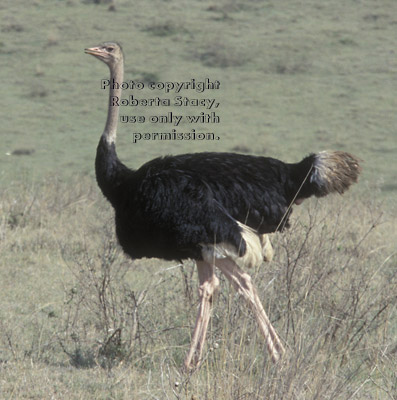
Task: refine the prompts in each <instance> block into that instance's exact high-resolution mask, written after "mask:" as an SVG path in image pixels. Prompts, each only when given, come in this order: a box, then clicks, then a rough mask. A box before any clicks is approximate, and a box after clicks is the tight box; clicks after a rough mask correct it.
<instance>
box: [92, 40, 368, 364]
mask: <svg viewBox="0 0 397 400" xmlns="http://www.w3.org/2000/svg"><path fill="white" fill-rule="evenodd" d="M85 52H86V53H87V54H91V55H93V56H95V57H96V58H98V59H99V60H101V61H103V62H104V63H105V64H107V66H108V67H109V69H110V82H111V83H113V82H116V83H119V84H120V85H119V86H117V85H112V84H111V85H110V92H109V108H108V114H107V120H106V125H105V129H104V131H103V133H102V136H101V138H100V140H99V144H98V147H97V153H96V160H95V170H96V178H97V182H98V185H99V187H100V189H101V190H102V193H103V195H104V196H105V197H106V198H107V200H108V201H109V202H110V203H111V205H112V206H113V208H114V210H115V224H116V234H117V238H118V240H119V243H120V245H121V247H122V248H123V250H124V252H125V253H126V254H127V255H128V256H130V257H131V258H132V259H139V258H142V257H148V258H151V257H155V258H160V259H165V260H184V259H189V258H190V259H193V260H195V261H196V265H197V271H198V278H199V290H198V291H199V298H200V304H199V309H198V315H197V319H196V324H195V327H194V330H193V335H192V341H191V345H190V349H189V351H188V353H187V356H186V358H185V361H184V365H185V367H186V368H187V369H191V368H195V367H197V366H198V365H199V364H200V362H201V356H202V351H203V346H204V342H205V337H206V332H207V327H208V322H209V319H210V314H211V304H212V298H213V295H214V293H215V291H216V290H217V289H218V286H219V280H218V278H217V276H216V275H215V267H217V268H218V269H219V270H220V271H221V272H222V273H223V274H224V275H225V276H226V278H227V279H228V280H229V281H230V282H231V284H232V286H233V287H234V288H235V289H236V290H237V292H238V293H239V294H240V295H241V296H242V297H243V298H244V299H245V300H246V301H247V303H248V305H249V307H250V308H251V310H252V312H253V314H254V316H255V318H256V320H257V323H258V326H259V330H260V332H261V333H262V335H263V337H264V339H265V342H266V346H267V349H268V351H269V353H270V356H271V359H272V360H273V361H274V362H277V361H278V360H279V359H280V357H281V356H282V354H283V353H284V351H285V350H284V346H283V344H282V342H281V340H280V338H279V337H278V335H277V333H276V331H275V329H274V328H273V326H272V324H271V323H270V320H269V318H268V317H267V315H266V312H265V310H264V308H263V306H262V304H261V301H260V299H259V296H258V294H257V291H256V289H255V287H254V285H253V283H252V280H251V277H250V275H249V274H248V273H247V272H245V271H244V269H243V268H245V269H246V268H249V267H252V266H255V265H259V264H260V263H261V262H262V261H263V260H265V261H270V260H271V258H272V256H273V249H272V246H271V244H270V241H269V239H268V236H267V234H268V233H271V232H275V231H277V230H282V229H284V228H286V227H288V219H289V216H290V213H291V206H292V205H293V204H301V203H302V201H303V200H304V199H306V198H308V197H310V196H313V195H314V196H317V197H322V196H325V195H327V194H329V193H331V192H338V193H343V192H344V191H345V190H346V189H347V188H348V187H349V186H350V185H351V184H352V183H354V182H356V181H357V178H358V175H359V173H360V170H361V168H360V165H359V161H358V159H357V158H356V157H355V156H353V155H351V154H349V153H345V152H340V151H323V152H320V153H317V154H310V155H309V156H307V157H305V158H304V159H303V160H302V161H300V162H298V163H295V164H287V163H284V162H282V161H279V160H277V159H274V158H269V157H257V156H250V155H241V154H233V153H196V154H183V155H177V156H166V157H160V158H156V159H154V160H151V161H149V162H147V163H146V164H144V165H142V166H141V167H140V168H139V169H137V170H131V169H129V168H127V167H126V166H125V165H124V164H123V163H122V162H121V161H120V160H119V159H118V157H117V154H116V148H115V142H116V130H117V122H118V116H119V107H118V106H115V105H113V104H112V101H111V100H112V98H113V96H117V97H118V98H120V97H121V91H122V89H121V83H122V82H123V73H124V57H123V52H122V49H121V46H120V45H119V44H117V43H112V42H108V43H103V44H101V45H99V46H96V47H91V48H87V49H85Z"/></svg>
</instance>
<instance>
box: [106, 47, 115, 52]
mask: <svg viewBox="0 0 397 400" xmlns="http://www.w3.org/2000/svg"><path fill="white" fill-rule="evenodd" d="M106 50H107V51H108V52H109V53H111V52H112V51H113V50H114V48H113V47H107V48H106Z"/></svg>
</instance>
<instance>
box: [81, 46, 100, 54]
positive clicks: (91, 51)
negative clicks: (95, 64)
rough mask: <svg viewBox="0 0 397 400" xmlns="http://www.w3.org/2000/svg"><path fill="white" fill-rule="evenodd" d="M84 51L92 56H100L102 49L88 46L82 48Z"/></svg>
mask: <svg viewBox="0 0 397 400" xmlns="http://www.w3.org/2000/svg"><path fill="white" fill-rule="evenodd" d="M84 52H85V53H86V54H91V55H93V56H100V55H102V53H103V51H102V50H101V49H100V48H99V47H89V48H87V49H84Z"/></svg>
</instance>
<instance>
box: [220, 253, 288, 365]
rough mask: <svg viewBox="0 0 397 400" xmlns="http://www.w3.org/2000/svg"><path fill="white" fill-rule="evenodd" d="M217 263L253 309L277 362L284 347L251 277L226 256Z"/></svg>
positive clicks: (272, 355)
mask: <svg viewBox="0 0 397 400" xmlns="http://www.w3.org/2000/svg"><path fill="white" fill-rule="evenodd" d="M215 265H216V266H217V267H218V268H219V269H220V270H221V271H222V273H223V274H224V275H225V276H226V278H227V279H228V280H229V281H230V282H231V284H232V285H233V287H234V288H235V289H236V291H237V292H238V293H239V294H240V295H241V296H243V297H244V298H245V300H246V301H247V302H248V305H249V306H250V308H251V310H252V311H253V313H254V315H255V318H256V320H257V322H258V325H259V329H260V331H261V333H262V335H263V336H264V337H265V341H266V346H267V349H268V350H269V353H270V355H271V357H272V360H273V362H277V361H278V360H279V359H280V357H281V356H282V355H283V353H284V351H285V350H284V347H283V345H282V343H281V341H280V339H279V337H278V335H277V333H276V331H275V330H274V328H273V326H272V324H271V323H270V321H269V318H268V317H267V315H266V312H265V310H264V309H263V306H262V303H261V301H260V299H259V297H258V294H257V292H256V289H255V287H254V285H253V284H252V280H251V277H250V276H249V275H248V274H247V273H246V272H244V271H243V270H241V269H240V268H239V267H238V266H237V265H236V264H235V263H234V262H233V261H232V260H230V259H227V258H224V259H217V260H216V261H215Z"/></svg>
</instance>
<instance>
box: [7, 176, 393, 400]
mask: <svg viewBox="0 0 397 400" xmlns="http://www.w3.org/2000/svg"><path fill="white" fill-rule="evenodd" d="M87 187H88V188H90V189H89V190H87ZM71 188H73V189H71ZM67 189H68V190H67ZM2 198H3V199H4V202H3V210H2V211H3V218H2V221H1V231H0V233H1V238H2V241H1V252H2V261H1V265H0V268H1V270H2V282H1V291H0V292H1V293H2V295H1V297H2V309H1V332H2V334H1V335H0V346H1V347H0V348H1V353H0V359H1V370H2V382H1V386H2V393H3V396H4V397H5V398H23V397H24V395H25V394H26V393H27V392H29V393H31V396H32V397H33V398H51V395H50V394H49V393H52V394H53V395H54V396H55V398H83V397H84V398H131V397H132V398H139V399H141V398H142V399H143V398H150V397H152V398H167V397H169V398H172V397H173V396H174V397H176V398H181V399H184V398H189V399H190V398H192V396H193V397H194V396H195V398H199V399H201V398H209V399H212V398H217V399H218V398H219V399H240V398H277V399H278V398H291V399H315V398H322V399H347V398H369V399H379V398H381V399H383V398H385V399H388V398H389V399H393V396H394V391H395V389H396V375H395V371H396V367H397V365H396V358H395V352H396V350H397V349H396V343H395V340H394V338H395V335H396V329H397V327H396V325H395V318H396V308H395V306H396V293H397V291H396V289H397V280H396V273H395V265H396V261H397V259H396V255H395V250H394V248H393V246H392V244H391V243H392V242H393V240H392V237H395V236H393V235H395V233H393V225H394V221H392V220H391V219H390V218H391V217H390V216H388V215H384V213H383V211H382V210H381V208H380V207H378V206H377V205H376V203H371V202H367V203H365V202H362V201H360V200H358V199H355V198H354V196H347V198H346V199H344V200H345V201H344V202H343V206H342V201H341V199H340V198H339V197H338V198H331V199H330V200H328V201H324V200H323V201H310V202H309V204H308V205H307V207H306V208H301V209H298V210H297V211H298V212H297V214H298V216H297V217H296V219H294V221H295V222H294V224H293V226H292V227H291V229H290V230H289V231H288V232H286V233H284V234H278V235H276V236H275V237H274V238H273V245H274V247H275V250H276V258H275V260H274V261H273V262H272V263H271V264H270V265H269V266H265V265H263V266H259V267H258V268H257V269H256V270H255V271H251V273H252V274H253V275H254V281H255V282H256V285H257V286H258V290H259V293H260V294H261V297H263V301H264V304H265V306H266V308H267V310H268V312H269V315H270V316H271V318H272V320H273V323H274V324H275V326H276V328H277V330H278V332H279V333H280V335H281V337H282V338H283V340H284V341H285V342H286V343H287V349H288V352H287V354H286V357H285V358H284V359H283V361H282V362H281V363H280V364H278V365H273V364H272V363H271V362H270V360H269V359H268V357H267V353H266V349H265V346H264V343H263V341H262V338H261V337H260V336H258V332H257V328H256V324H255V321H254V320H253V317H252V315H251V313H249V312H248V311H247V308H246V306H245V305H244V304H243V303H242V302H241V299H240V298H239V296H237V295H236V294H235V293H234V291H233V290H231V288H230V287H229V285H228V284H227V282H226V281H225V280H224V279H223V277H222V276H220V279H221V287H222V290H221V291H220V293H219V294H218V296H217V300H216V303H215V306H214V312H213V318H212V322H211V326H210V331H209V337H208V343H207V347H206V353H205V361H204V363H203V366H202V367H201V369H200V370H199V371H197V372H195V373H193V374H192V375H187V374H184V373H183V372H182V371H181V365H182V362H183V358H184V356H185V353H186V351H187V348H188V344H189V341H190V334H191V329H192V326H193V323H194V318H195V313H196V305H197V297H196V286H197V282H196V277H195V272H194V268H193V264H192V263H191V262H188V263H186V264H184V265H179V264H177V263H165V262H159V261H155V260H146V261H140V262H131V261H129V260H127V259H126V258H125V257H124V256H123V254H122V253H121V251H120V249H119V248H118V246H117V245H116V243H115V240H114V234H113V230H112V229H111V228H109V227H111V226H112V224H111V212H110V210H109V208H108V206H107V205H106V203H105V202H104V201H103V200H102V199H101V198H100V196H98V193H97V190H96V188H95V187H92V186H91V185H90V184H89V183H88V179H87V178H81V177H79V179H78V180H76V181H75V182H72V185H70V184H62V183H60V182H59V181H57V180H56V179H53V180H52V181H47V182H44V183H43V185H41V186H34V187H32V186H31V187H26V186H24V185H21V186H19V187H13V188H9V189H7V190H6V191H5V192H3V193H2ZM324 203H325V204H324ZM82 221H84V224H83V225H82ZM384 237H390V238H391V242H390V243H388V242H386V243H385V241H384ZM39 382H40V383H39ZM41 382H45V384H44V385H43V384H42V383H41Z"/></svg>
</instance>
